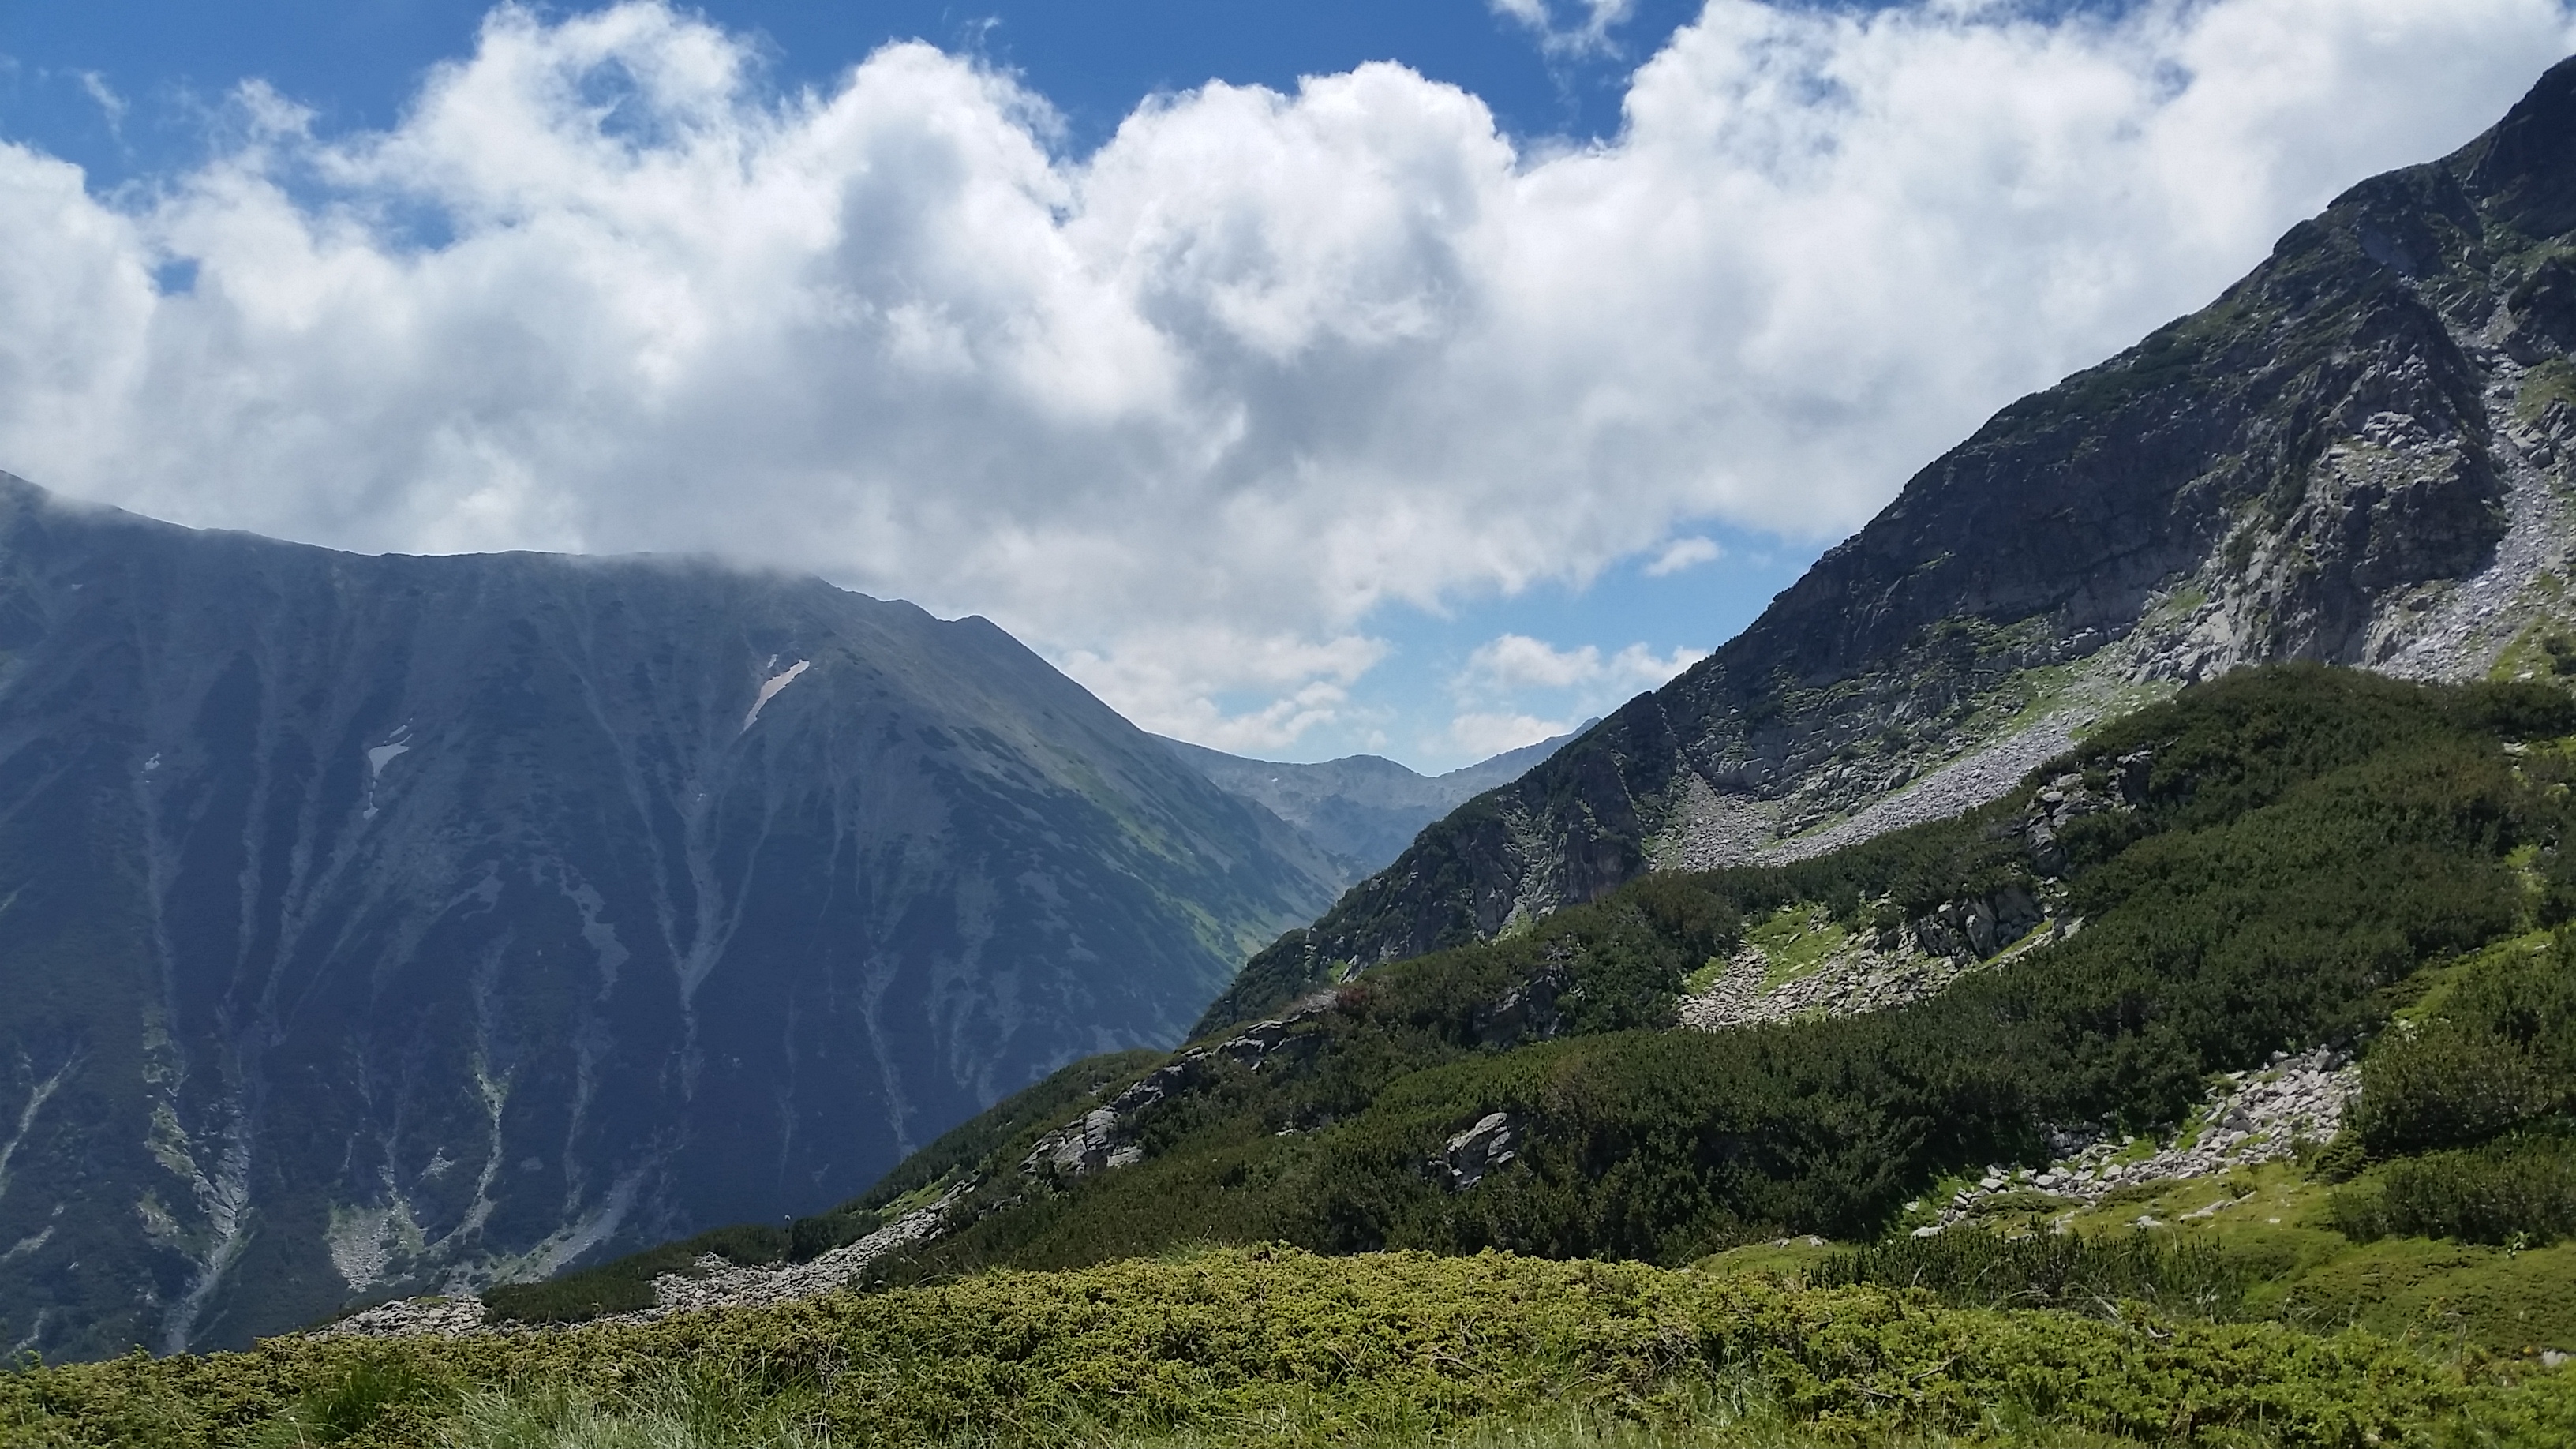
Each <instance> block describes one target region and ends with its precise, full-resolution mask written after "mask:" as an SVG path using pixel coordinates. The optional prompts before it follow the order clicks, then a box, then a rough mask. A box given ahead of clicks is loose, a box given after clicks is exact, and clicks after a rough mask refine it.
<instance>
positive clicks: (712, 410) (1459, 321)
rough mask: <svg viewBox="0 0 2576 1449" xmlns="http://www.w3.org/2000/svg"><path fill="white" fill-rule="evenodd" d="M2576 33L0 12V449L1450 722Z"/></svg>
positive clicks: (2124, 322) (1646, 667) (175, 512)
mask: <svg viewBox="0 0 2576 1449" xmlns="http://www.w3.org/2000/svg"><path fill="white" fill-rule="evenodd" d="M2571 36H2576V28H2571V23H2570V12H2569V8H2568V6H2567V4H2565V3H2563V0H2445V3H2434V0H2201V3H2194V4H2187V5H2185V4H2170V5H2156V4H2136V3H2123V4H2117V5H2109V6H2101V7H2085V8H2075V9H2070V8H2068V7H2058V6H2044V7H2031V6H2017V5H2008V4H1995V3H1979V0H1940V3H1931V4H1919V5H1917V4H1893V5H1870V6H1823V7H1818V6H1792V5H1764V4H1758V3H1754V0H1716V3H1713V4H1710V5H1708V6H1707V7H1706V8H1705V9H1703V8H1702V7H1701V6H1700V5H1697V4H1679V3H1668V0H1624V3H1623V0H1580V3H1572V0H1423V3H1414V4H1406V5H1388V4H1376V5H1367V4H1355V3H1340V0H1333V3H1313V4H1305V5H1298V6H1281V5H1276V4H1265V5H1254V4H1237V3H1199V4H1182V3H1160V0H1157V3H1110V0H1082V3H1069V0H1068V3H1053V4H1026V5H1018V4H999V5H981V6H969V5H956V4H927V3H909V4H881V5H794V6H790V5H762V4H717V5H709V6H704V7H700V8H696V9H686V8H671V7H665V6H661V5H657V4H649V3H647V4H630V5H626V6H622V7H617V8H614V9H605V8H600V7H593V6H548V7H537V8H533V9H526V10H517V11H504V12H493V11H491V10H489V9H488V8H487V7H485V6H482V5H477V4H464V3H454V0H347V3H338V4H329V5H324V4H315V3H301V0H299V3H279V4H267V5H238V4H203V3H200V4H191V5H179V4H116V3H99V4H89V5H82V6H64V5H37V4H30V3H25V0H0V141H5V142H7V143H9V144H8V145H7V147H5V148H0V315H8V316H11V317H12V318H13V321H14V322H15V324H16V325H14V326H13V328H12V329H11V330H10V332H9V334H8V335H7V336H6V337H0V468H6V469H8V470H10V471H13V472H18V473H21V474H24V475H26V476H29V477H31V478H33V479H35V480H36V481H38V482H41V483H46V484H48V485H50V486H54V487H57V488H59V489H62V490H63V491H66V492H70V493H74V494H77V495H80V496H86V497H93V498H99V499H102V500H104V501H111V502H116V503H119V504H122V505H125V506H129V507H134V508H138V509H141V510H144V511H149V512H153V513H156V514H160V515H162V516H167V517H173V518H177V519H179V520H181V521H185V522H191V523H198V524H206V525H220V526H231V527H246V528H254V529H258V530H260V531H264V532H270V533H275V534H280V535H283V536H288V537H295V538H303V539H309V540H312V541H316V542H322V543H328V544H333V545H335V546H342V547H352V548H361V549H405V550H416V551H446V550H453V549H460V548H494V547H538V548H566V549H582V550H598V551H631V550H652V551H665V552H668V551H680V550H689V549H701V548H713V549H716V550H718V551H721V552H724V553H726V554H729V555H731V556H734V557H737V558H741V559H744V560H745V561H749V562H757V563H766V564H773V565H778V566H784V567H791V568H802V569H812V570H815V571H818V572H821V573H823V574H824V575H825V576H827V577H830V578H833V579H835V580H836V581H839V582H842V583H845V584H848V585H849V586H851V587H855V588H861V589H865V590H867V591H869V592H872V593H878V594H885V595H894V596H901V597H909V598H914V599H917V600H918V601H920V602H922V603H923V604H925V605H926V606H928V607H931V608H933V609H934V610H937V611H939V612H942V613H948V614H957V613H966V612H977V613H983V614H986V615H988V616H990V617H993V618H994V619H996V620H997V621H999V622H1001V623H1002V624H1003V625H1004V626H1005V627H1008V628H1010V629H1012V630H1013V631H1014V632H1015V633H1018V634H1019V635H1020V636H1021V637H1023V638H1024V639H1027V640H1028V641H1029V642H1030V643H1031V644H1032V645H1033V646H1035V647H1037V648H1038V649H1040V650H1041V652H1044V653H1046V654H1047V655H1048V656H1049V657H1051V658H1053V659H1055V660H1057V661H1058V662H1059V663H1060V664H1062V665H1063V666H1064V667H1066V668H1067V669H1068V670H1069V671H1070V672H1072V673H1073V674H1074V675H1075V676H1076V677H1077V678H1080V679H1082V680H1084V682H1086V683H1087V684H1089V685H1091V686H1092V687H1093V688H1094V689H1095V690H1096V691H1098V692H1099V693H1101V694H1102V695H1103V696H1104V697H1105V698H1107V699H1108V700H1110V702H1111V703H1112V704H1114V705H1116V706H1118V707H1119V708H1121V709H1122V710H1125V711H1126V712H1127V713H1129V714H1130V716H1131V717H1133V718H1136V719H1138V720H1139V722H1140V723H1144V724H1146V725H1147V726H1148V727H1151V728H1158V729H1162V730H1165V731H1167V732H1171V733H1177V734H1182V735H1185V736H1188V737H1191V738H1195V739H1198V740H1201V741H1202V742H1205V743H1210V744H1214V745H1217V746H1218V747H1220V748H1229V749H1234V750H1237V751H1239V752H1242V753H1247V754H1256V755H1266V756H1269V757H1273V758H1321V757H1325V756H1329V755H1334V754H1340V753H1347V752H1350V751H1354V750H1363V749H1366V750H1374V751H1377V752H1380V753H1385V754H1390V755H1392V756H1394V757H1396V758H1399V759H1403V760H1405V761H1407V762H1408V763H1411V764H1414V765H1416V766H1417V767H1420V768H1425V769H1440V768H1446V767H1450V766H1454V765H1457V764H1460V763H1464V762H1466V761H1468V760H1471V759H1474V758H1477V757H1479V756H1481V755H1482V754H1485V753H1489V752H1491V751H1492V750H1496V749H1501V748H1507V747H1509V746H1510V745H1512V744H1516V743H1520V742H1523V741H1524V740H1525V739H1527V738H1531V737H1534V736H1535V735H1536V734H1538V733H1544V732H1547V731H1549V730H1552V729H1555V728H1559V727H1562V726H1564V725H1566V724H1569V723H1571V722H1573V721H1575V720H1577V719H1580V718H1582V717H1584V716H1586V715H1589V714H1594V713H1598V712H1600V711H1602V710H1604V709H1606V708H1609V707H1611V706H1613V705H1615V704H1616V703H1617V702H1618V701H1619V700H1620V699H1623V698H1625V697H1626V696H1627V695H1628V694H1630V693H1633V692H1634V691H1635V690H1636V689H1638V688H1642V687H1646V686H1649V685H1651V684H1653V683H1654V682H1656V681H1657V680H1659V679H1661V678H1663V677H1666V676H1667V675H1668V674H1669V673H1670V672H1672V671H1673V670H1675V669H1677V668H1680V667H1682V666H1683V665H1684V664H1686V663H1687V662H1689V660H1690V659H1692V658H1694V657H1696V656H1697V654H1698V652H1700V651H1704V650H1706V649H1708V648H1710V647H1713V646H1714V645H1716V644H1717V643H1719V642H1720V641H1722V640H1723V639H1724V638H1726V637H1728V636H1730V635H1731V634H1732V633H1734V632H1735V631H1736V630H1738V629H1740V628H1741V627H1742V626H1743V624H1744V623H1746V622H1748V621H1749V620H1750V618H1751V617H1752V616H1753V614H1754V613H1755V612H1757V611H1758V610H1759V609H1760V607H1761V606H1762V604H1763V603H1765V602H1766V601H1767V600H1768V599H1769V598H1770V597H1771V596H1772V595H1773V594H1774V593H1776V592H1777V591H1778V590H1779V589H1781V588H1783V587H1785V586H1786V585H1787V584H1788V583H1789V582H1791V581H1792V580H1793V579H1794V578H1795V577H1796V575H1797V573H1798V572H1799V571H1800V570H1801V569H1802V568H1803V567H1804V565H1805V564H1806V563H1807V562H1808V561H1809V560H1810V559H1812V558H1813V557H1814V555H1815V554H1816V552H1817V551H1819V550H1820V549H1821V548H1822V547H1823V546H1825V545H1826V544H1828V543H1830V542H1831V541H1832V540H1833V539H1835V538H1838V537H1840V536H1842V535H1843V534H1844V533H1846V532H1848V531H1849V530H1850V529H1851V528H1853V527H1855V526H1857V525H1858V524H1859V523H1860V522H1861V521H1863V520H1864V519H1866V517H1867V516H1868V515H1869V513H1870V512H1871V511H1873V510H1874V509H1876V508H1877V507H1879V506H1880V505H1882V504H1883V503H1884V502H1885V501H1886V500H1887V499H1888V498H1889V497H1891V496H1893V494H1894V492H1895V490H1896V488H1897V487H1898V486H1899V485H1900V484H1901V483H1902V482H1903V480H1904V478H1905V477H1906V476H1907V474H1908V473H1910V472H1911V471H1912V470H1913V469H1914V468H1915V467H1917V466H1919V465H1920V464H1921V463H1923V462H1925V461H1927V460H1928V459H1929V458H1931V457H1932V456H1934V455H1935V454H1937V453H1938V452H1939V451H1940V450H1941V449H1942V448H1943V447H1945V446H1947V445H1948V444H1950V443H1952V442H1955V441H1957V440H1958V439H1959V438H1961V437H1963V436H1965V434H1966V433H1967V432H1968V431H1970V430H1972V429H1973V428H1974V426H1975V425H1976V423H1977V422H1978V421H1979V420H1980V419H1982V417H1983V416H1984V415H1985V414H1986V413H1988V412H1990V411H1991V410H1992V409H1993V408H1995V407H1997V406H2000V405H2001V404H2003V403H2005V402H2008V401H2009V400H2010V399H2011V398H2012V397H2014V396H2017V395H2019V394H2020V393H2021V392H2024V391H2027V390H2029V389H2031V388H2034V387H2037V386H2041V385H2044V384H2045V383H2047V382H2048V381H2050V380H2052V379H2054V378H2055V377H2057V376H2059V375H2062V374H2063V373H2064V372H2066V371H2069V370H2071V369H2073V368H2075V367H2078V366H2082V365H2085V364H2087V363H2090V362H2092V361H2095V360H2097V359H2098V358H2100V357H2101V356H2103V355H2106V354H2107V353H2109V352H2111V351H2113V350H2116V349H2117V348H2118V347H2119V346H2121V345H2123V344H2125V343H2126V342H2127V341H2129V340H2131V339H2133V338H2134V337H2135V336H2136V335H2138V334H2139V333H2141V332H2143V331H2145V330H2146V329H2147V328H2149V327H2152V326H2153V325H2155V324H2156V323H2158V322H2161V321H2163V320H2165V319H2166V318H2168V317H2170V316H2172V315H2175V314H2176V313H2179V312H2181V311H2183V310H2187V309H2188V308H2190V307H2192V306H2195V305H2197V304H2198V303H2200V302H2201V301H2204V300H2206V299H2207V297H2208V296H2210V295H2211V294H2213V293H2214V292H2215V291H2216V290H2217V289H2218V288H2219V287H2221V286H2223V285H2224V284H2225V283H2226V282H2227V281H2228V280H2230V279H2232V278H2233V277H2234V276H2235V275H2237V274H2238V273H2240V272H2241V271H2243V270H2244V269H2245V268H2246V267H2248V266H2250V265H2251V264H2252V263H2253V262H2254V261H2256V260H2258V259H2259V258H2260V257H2261V255H2262V254H2263V252H2264V250H2265V249H2266V248H2267V247H2268V245H2269V243H2270V241H2271V240H2272V238H2273V237H2274V236H2276V235H2277V234H2278V232H2279V231H2280V230H2281V229H2283V228H2285V227H2286V226H2287V225H2288V224H2289V223H2291V222H2292V221H2294V220H2296V219H2297V218H2298V217H2300V216H2302V215H2305V214H2307V213H2309V212H2311V211H2313V210H2314V209H2315V208H2316V207H2317V206H2319V205H2321V204H2322V203H2323V201H2324V200H2325V199H2327V198H2328V197H2330V196H2331V195H2332V194H2333V193H2334V192H2335V191H2338V190H2340V189H2341V188H2342V187H2343V186H2345V185H2348V184H2350V183H2351V182H2352V181H2354V180H2357V179H2359V177H2361V176H2363V175H2367V174H2369V173H2370V172H2373V171H2376V170H2379V169H2384V168H2386V167H2388V166H2391V165H2397V164H2402V163H2405V162H2409V161H2414V160H2420V159H2424V158H2425V157H2428V156H2431V155H2434V154H2438V153H2439V152H2441V151H2443V150H2446V149H2448V148H2449V147H2451V146H2453V145H2456V144H2458V143H2459V142H2460V141H2462V140H2465V139H2467V137H2468V136H2469V135H2471V134H2473V133H2474V132H2475V131H2476V130H2477V129H2479V128H2481V127H2482V126H2484V125H2485V124H2487V123H2488V122H2490V121H2491V120H2492V119H2493V118H2494V117H2495V116H2496V115H2498V114H2500V113H2501V112H2502V110H2503V109H2504V107H2505V106H2506V105H2508V104H2510V102H2511V100H2512V99H2513V97H2514V95H2516V94H2518V93H2519V91H2520V89H2521V88H2522V87H2523V86H2525V85H2527V84H2528V83H2529V81H2530V79H2531V78H2532V77H2534V76H2536V75H2537V74H2538V72H2539V71H2540V70H2541V69H2542V68H2544V67H2545V66H2546V65H2547V64H2548V63H2549V62H2550V61H2551V60H2553V59H2555V58H2556V57H2557V56H2558V55H2560V54H2564V53H2565V52H2566V51H2567V50H2568V49H2569V47H2570V45H2571V43H2576V42H2572V41H2571ZM905 41H919V42H925V43H926V44H921V45H905V44H900V43H897V42H905ZM1379 62H1392V64H1373V63H1379ZM1122 127H1123V128H1124V129H1123V130H1122ZM66 163H68V164H66ZM72 168H77V170H74V169H72Z"/></svg>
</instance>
